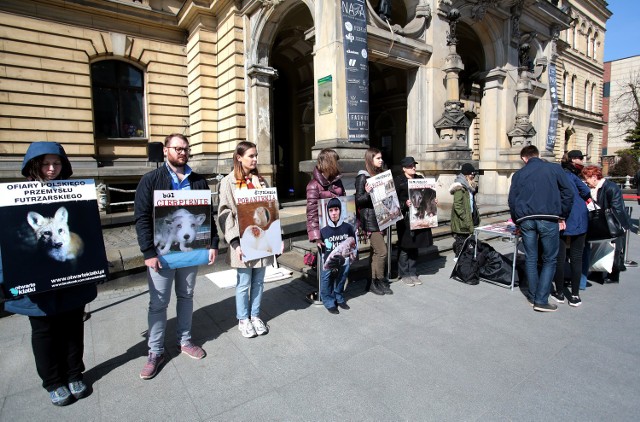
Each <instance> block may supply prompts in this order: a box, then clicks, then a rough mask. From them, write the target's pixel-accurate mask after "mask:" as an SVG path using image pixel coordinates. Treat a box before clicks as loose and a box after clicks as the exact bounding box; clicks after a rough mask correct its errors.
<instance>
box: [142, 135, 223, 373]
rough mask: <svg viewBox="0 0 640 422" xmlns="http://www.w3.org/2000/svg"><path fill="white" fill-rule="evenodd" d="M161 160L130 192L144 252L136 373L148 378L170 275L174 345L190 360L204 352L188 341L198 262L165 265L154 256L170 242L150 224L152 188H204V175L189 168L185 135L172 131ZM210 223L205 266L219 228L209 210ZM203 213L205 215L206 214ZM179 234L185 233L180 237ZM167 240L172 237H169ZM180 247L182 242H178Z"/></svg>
mask: <svg viewBox="0 0 640 422" xmlns="http://www.w3.org/2000/svg"><path fill="white" fill-rule="evenodd" d="M164 155H165V157H166V162H165V163H164V165H163V166H161V167H160V168H158V169H156V170H153V171H151V172H149V173H147V174H145V175H144V176H143V177H142V179H141V180H140V183H139V184H138V188H137V189H136V197H135V219H136V232H137V235H138V244H139V245H140V250H141V251H142V254H143V255H144V263H145V265H146V266H147V267H148V268H147V281H148V283H149V314H148V318H149V341H148V344H149V356H148V359H147V363H146V364H145V366H144V368H143V369H142V371H141V372H140V378H142V379H150V378H153V377H154V376H155V375H156V374H157V372H158V369H159V368H160V366H161V365H162V364H163V363H164V361H165V353H164V334H165V329H166V325H167V307H168V306H169V300H170V298H171V286H172V284H173V281H174V280H175V290H176V296H177V305H176V312H177V324H176V326H177V337H178V341H179V349H180V351H181V352H182V353H184V354H186V355H187V356H189V357H191V358H193V359H202V358H204V357H205V356H206V353H205V351H204V350H203V349H202V348H201V347H200V346H197V345H195V344H193V343H192V342H191V319H192V314H193V292H194V288H195V282H196V274H197V271H198V267H197V265H193V266H187V267H181V268H166V267H163V265H162V263H161V261H160V259H159V250H158V247H160V246H162V248H161V249H160V251H163V252H164V250H166V251H168V250H169V249H171V247H172V246H173V245H171V244H169V245H168V246H167V245H166V244H165V245H158V244H156V238H157V235H158V233H157V231H158V229H157V228H154V191H189V190H209V185H208V184H207V181H206V179H205V178H204V177H203V176H201V175H199V174H197V173H194V172H192V171H191V168H190V167H189V166H188V165H187V161H189V141H188V140H187V138H186V137H185V136H184V135H181V134H171V135H169V136H167V137H166V138H165V140H164ZM208 212H209V215H208V220H209V221H210V222H211V234H210V246H209V254H208V255H209V256H208V258H209V262H208V264H209V265H212V264H213V263H214V261H215V259H216V256H217V255H218V241H219V238H218V233H217V229H216V225H215V222H214V221H213V219H212V218H211V210H210V208H209V210H208ZM206 217H207V216H205V218H206ZM183 239H184V237H183ZM169 241H170V242H172V240H169ZM180 247H181V250H187V249H186V248H187V246H184V245H181V246H180Z"/></svg>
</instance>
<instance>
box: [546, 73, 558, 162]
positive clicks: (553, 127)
mask: <svg viewBox="0 0 640 422" xmlns="http://www.w3.org/2000/svg"><path fill="white" fill-rule="evenodd" d="M556 79H557V78H556V64H555V63H549V95H550V96H551V116H550V118H549V131H548V132H547V145H546V150H547V151H553V149H554V148H555V146H556V132H557V129H558V84H557V80H556Z"/></svg>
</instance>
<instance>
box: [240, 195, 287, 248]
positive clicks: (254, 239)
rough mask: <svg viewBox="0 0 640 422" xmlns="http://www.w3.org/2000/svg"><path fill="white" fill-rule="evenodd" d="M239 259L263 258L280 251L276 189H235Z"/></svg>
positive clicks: (280, 237) (280, 236)
mask: <svg viewBox="0 0 640 422" xmlns="http://www.w3.org/2000/svg"><path fill="white" fill-rule="evenodd" d="M235 198H236V206H237V208H238V228H239V229H240V249H242V255H243V259H244V260H247V261H250V260H252V259H258V258H265V257H267V256H272V255H276V254H279V253H280V252H281V250H282V231H281V227H280V214H279V212H278V209H279V205H278V191H277V189H276V188H264V189H237V190H236V191H235Z"/></svg>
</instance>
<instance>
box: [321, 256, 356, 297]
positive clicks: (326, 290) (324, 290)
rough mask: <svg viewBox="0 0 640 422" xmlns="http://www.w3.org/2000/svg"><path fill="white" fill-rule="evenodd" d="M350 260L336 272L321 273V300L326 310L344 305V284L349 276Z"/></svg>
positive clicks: (326, 271)
mask: <svg viewBox="0 0 640 422" xmlns="http://www.w3.org/2000/svg"><path fill="white" fill-rule="evenodd" d="M349 266H350V263H349V260H347V261H346V262H345V263H344V265H343V266H342V267H340V269H339V270H338V271H337V272H336V273H332V272H331V270H324V269H323V270H322V272H321V273H320V298H321V299H322V304H323V305H324V307H325V308H327V309H329V308H335V307H336V303H344V302H345V300H344V296H343V295H342V294H343V293H344V284H345V282H346V281H347V275H349Z"/></svg>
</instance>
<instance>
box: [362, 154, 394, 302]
mask: <svg viewBox="0 0 640 422" xmlns="http://www.w3.org/2000/svg"><path fill="white" fill-rule="evenodd" d="M364 166H365V169H364V170H360V171H359V172H358V175H357V176H356V207H357V209H358V215H359V218H360V230H364V231H365V232H366V234H367V237H368V238H369V240H370V241H371V254H370V256H369V264H370V267H371V278H370V279H368V280H367V290H368V291H370V292H371V293H375V294H377V295H385V294H387V295H390V294H393V291H392V290H391V288H389V286H388V285H387V282H386V281H385V271H384V269H385V264H386V260H387V244H386V242H385V240H384V235H383V234H382V232H381V231H380V228H379V227H378V220H377V219H376V214H375V211H374V209H373V202H372V200H371V195H370V192H371V189H372V187H371V185H370V184H369V183H368V182H367V179H368V178H370V177H372V176H375V175H377V174H380V173H382V172H383V171H384V161H383V160H382V153H381V152H380V150H379V149H377V148H373V147H372V148H369V149H368V150H367V151H366V152H365V153H364Z"/></svg>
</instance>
